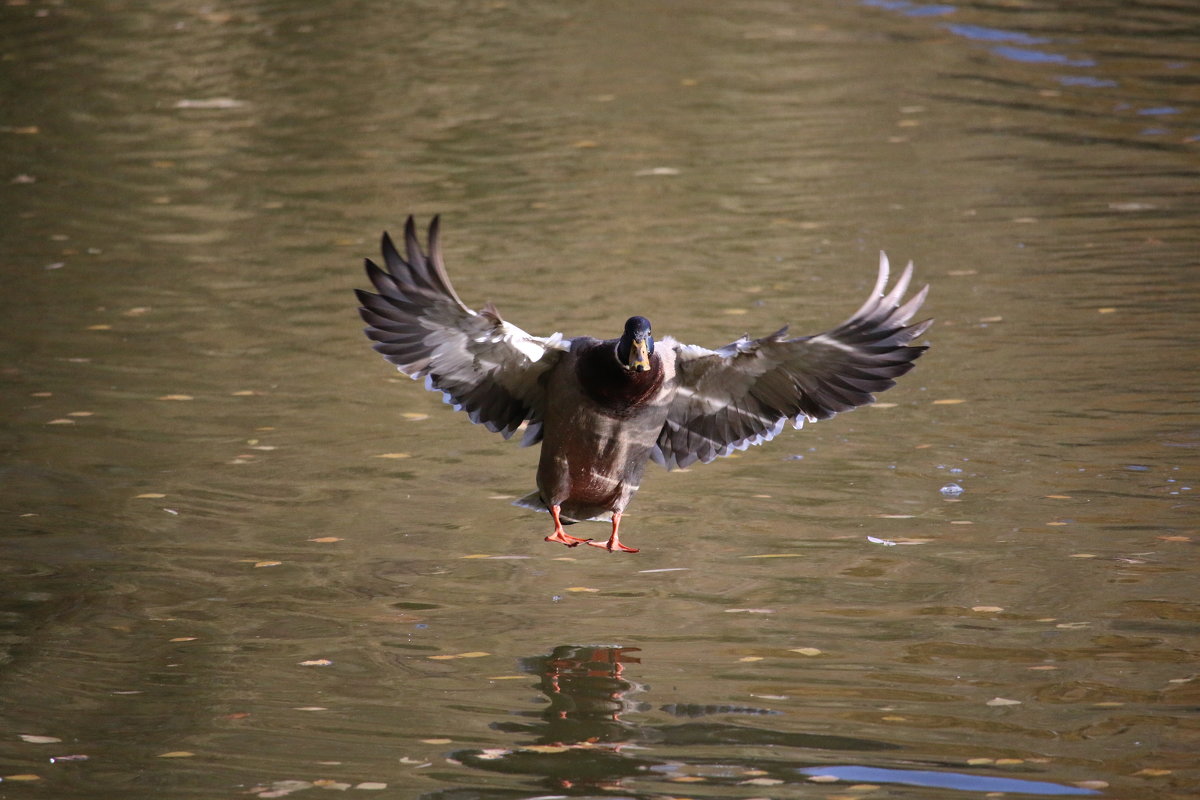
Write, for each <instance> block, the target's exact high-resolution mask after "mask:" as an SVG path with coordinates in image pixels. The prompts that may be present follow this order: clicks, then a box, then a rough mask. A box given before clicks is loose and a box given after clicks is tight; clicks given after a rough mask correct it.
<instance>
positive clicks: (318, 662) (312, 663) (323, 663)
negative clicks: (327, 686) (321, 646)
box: [300, 658, 333, 667]
mask: <svg viewBox="0 0 1200 800" xmlns="http://www.w3.org/2000/svg"><path fill="white" fill-rule="evenodd" d="M332 665H333V662H332V661H330V660H329V659H328V658H314V659H311V660H309V661H301V662H300V666H302V667H329V666H332Z"/></svg>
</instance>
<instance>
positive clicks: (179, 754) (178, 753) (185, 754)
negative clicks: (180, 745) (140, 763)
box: [158, 750, 196, 758]
mask: <svg viewBox="0 0 1200 800" xmlns="http://www.w3.org/2000/svg"><path fill="white" fill-rule="evenodd" d="M194 755H196V754H195V753H193V752H191V751H190V750H172V751H171V752H169V753H159V754H158V758H191V757H192V756H194Z"/></svg>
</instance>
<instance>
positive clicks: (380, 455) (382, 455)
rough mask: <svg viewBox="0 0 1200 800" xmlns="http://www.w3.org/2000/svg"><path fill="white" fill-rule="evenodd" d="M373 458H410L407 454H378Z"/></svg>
mask: <svg viewBox="0 0 1200 800" xmlns="http://www.w3.org/2000/svg"><path fill="white" fill-rule="evenodd" d="M375 458H411V456H409V454H408V453H379V454H378V455H376V456H375Z"/></svg>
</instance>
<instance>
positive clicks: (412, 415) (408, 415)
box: [400, 411, 429, 422]
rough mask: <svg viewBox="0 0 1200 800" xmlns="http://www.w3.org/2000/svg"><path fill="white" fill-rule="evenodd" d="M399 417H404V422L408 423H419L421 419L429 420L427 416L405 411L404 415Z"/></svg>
mask: <svg viewBox="0 0 1200 800" xmlns="http://www.w3.org/2000/svg"><path fill="white" fill-rule="evenodd" d="M400 416H402V417H404V418H405V419H406V420H409V421H410V422H420V421H421V420H423V419H429V415H428V414H418V413H416V412H413V411H406V412H405V413H403V414H401V415H400Z"/></svg>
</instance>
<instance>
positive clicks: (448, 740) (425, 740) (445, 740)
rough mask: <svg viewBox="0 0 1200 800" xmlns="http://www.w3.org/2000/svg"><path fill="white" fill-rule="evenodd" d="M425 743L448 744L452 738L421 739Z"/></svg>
mask: <svg viewBox="0 0 1200 800" xmlns="http://www.w3.org/2000/svg"><path fill="white" fill-rule="evenodd" d="M421 741H422V742H424V743H425V744H450V743H451V742H452V741H454V740H453V739H422V740H421Z"/></svg>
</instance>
